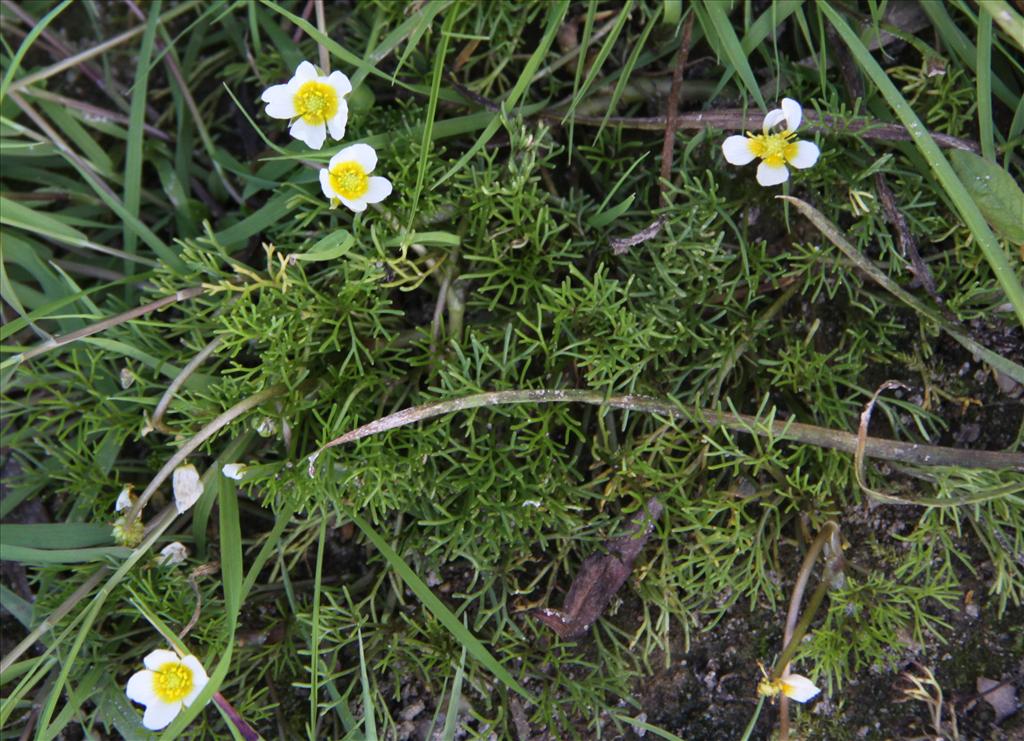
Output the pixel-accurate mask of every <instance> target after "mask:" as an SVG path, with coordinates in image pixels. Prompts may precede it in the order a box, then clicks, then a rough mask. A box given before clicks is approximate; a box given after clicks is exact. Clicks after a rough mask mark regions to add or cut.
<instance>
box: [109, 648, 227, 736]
mask: <svg viewBox="0 0 1024 741" xmlns="http://www.w3.org/2000/svg"><path fill="white" fill-rule="evenodd" d="M143 664H145V666H146V668H145V669H143V670H142V671H138V672H135V674H133V675H132V676H131V677H130V678H129V679H128V684H127V686H126V687H125V694H126V695H127V696H128V699H129V700H132V701H134V702H137V703H139V704H140V705H145V706H146V712H145V714H144V715H143V716H142V725H143V726H145V727H146V728H147V729H148V730H150V731H159V730H162V729H164V728H166V727H167V726H168V725H170V723H171V721H172V720H174V719H175V718H176V717H177V716H178V713H180V712H181V709H182V708H183V707H188V706H189V705H191V704H192V703H193V702H195V700H196V698H197V697H198V696H199V693H200V692H202V691H203V688H204V687H205V686H206V683H207V682H209V677H208V676H207V674H206V670H204V669H203V665H202V664H201V663H199V659H197V658H196V657H195V656H186V657H184V658H182V659H179V658H178V655H177V654H175V653H174V652H173V651H167V650H165V649H158V650H156V651H152V652H151V653H149V654H148V655H147V656H146V658H145V659H143Z"/></svg>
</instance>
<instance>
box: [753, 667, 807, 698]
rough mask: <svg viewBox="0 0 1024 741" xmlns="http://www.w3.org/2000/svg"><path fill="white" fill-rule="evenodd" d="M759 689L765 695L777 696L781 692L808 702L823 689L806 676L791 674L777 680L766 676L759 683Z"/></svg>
mask: <svg viewBox="0 0 1024 741" xmlns="http://www.w3.org/2000/svg"><path fill="white" fill-rule="evenodd" d="M757 691H758V692H759V693H760V694H762V695H764V696H765V697H775V696H776V695H778V694H779V693H780V692H781V693H782V694H784V695H785V696H786V697H788V698H789V699H790V700H795V701H797V702H807V701H808V700H811V699H813V698H815V697H817V696H818V693H819V692H821V689H820V688H819V687H817V686H815V684H814V682H812V681H811V680H809V679H808V678H807V677H805V676H802V675H800V674H789V675H787V676H785V677H782V678H781V679H775V680H772V679H770V678H768V677H765V678H764V679H763V680H761V683H760V684H758V686H757Z"/></svg>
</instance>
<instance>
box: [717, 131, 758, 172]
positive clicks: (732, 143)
mask: <svg viewBox="0 0 1024 741" xmlns="http://www.w3.org/2000/svg"><path fill="white" fill-rule="evenodd" d="M722 154H724V155H725V161H726V162H728V163H729V164H730V165H749V164H750V163H751V162H753V161H754V153H753V152H751V151H750V139H748V138H747V137H745V136H740V135H739V134H737V135H735V136H730V137H729V138H728V139H726V140H725V141H724V142H722Z"/></svg>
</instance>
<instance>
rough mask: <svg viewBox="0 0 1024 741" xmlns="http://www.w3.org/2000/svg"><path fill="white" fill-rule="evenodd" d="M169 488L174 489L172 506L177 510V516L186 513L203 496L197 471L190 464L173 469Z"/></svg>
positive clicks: (201, 483) (201, 484)
mask: <svg viewBox="0 0 1024 741" xmlns="http://www.w3.org/2000/svg"><path fill="white" fill-rule="evenodd" d="M171 487H172V488H173V489H174V506H175V507H177V508H178V514H181V513H182V512H186V511H187V510H188V509H189V508H190V507H191V506H192V505H193V504H195V503H196V502H197V501H198V500H199V497H201V496H202V495H203V482H202V481H201V480H200V478H199V471H197V470H196V467H195V466H193V465H192V464H191V463H187V464H185V465H184V466H178V467H177V468H175V469H174V474H173V476H172V477H171Z"/></svg>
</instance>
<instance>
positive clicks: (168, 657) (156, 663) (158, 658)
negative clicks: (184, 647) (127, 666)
mask: <svg viewBox="0 0 1024 741" xmlns="http://www.w3.org/2000/svg"><path fill="white" fill-rule="evenodd" d="M172 661H173V662H175V663H177V662H178V661H179V659H178V654H176V653H174V651H168V650H167V649H166V648H158V649H156V650H155V651H150V652H149V653H148V654H146V658H144V659H143V660H142V663H143V664H145V665H146V668H147V669H152V670H153V671H156V670H157V669H159V668H160V667H161V666H163V665H164V664H169V663H170V662H172Z"/></svg>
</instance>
